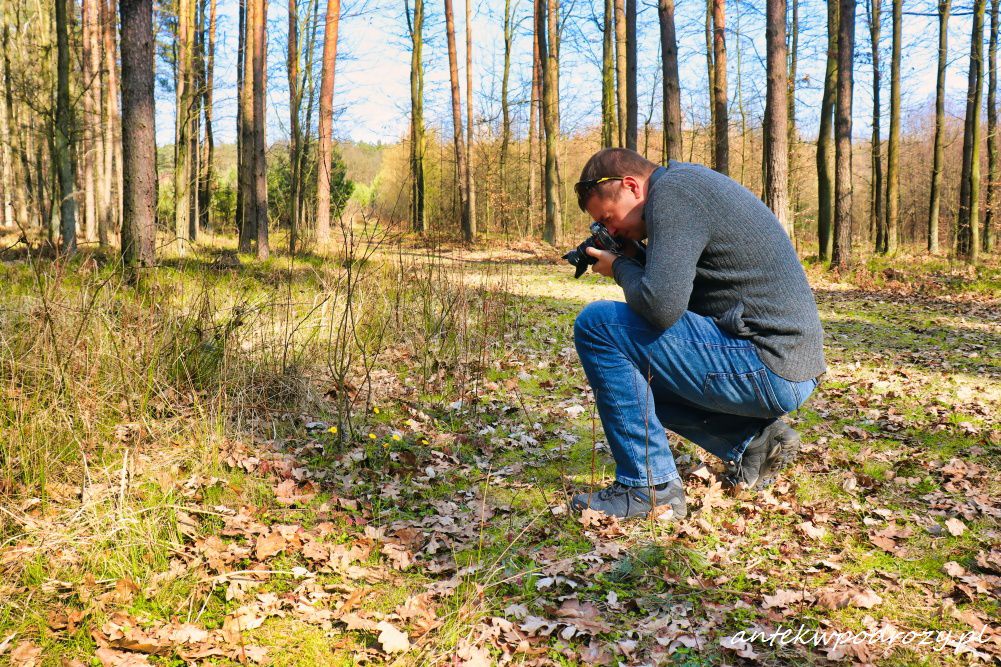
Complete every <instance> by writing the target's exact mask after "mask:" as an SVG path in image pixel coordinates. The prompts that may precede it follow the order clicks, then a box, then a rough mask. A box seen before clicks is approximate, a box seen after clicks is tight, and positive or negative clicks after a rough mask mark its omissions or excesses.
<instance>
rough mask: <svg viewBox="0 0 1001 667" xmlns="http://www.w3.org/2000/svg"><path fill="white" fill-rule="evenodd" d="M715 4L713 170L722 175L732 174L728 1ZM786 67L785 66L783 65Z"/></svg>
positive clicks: (715, 0) (722, 0)
mask: <svg viewBox="0 0 1001 667" xmlns="http://www.w3.org/2000/svg"><path fill="white" fill-rule="evenodd" d="M712 2H713V103H714V105H715V108H716V111H715V113H714V114H713V118H714V120H715V123H716V127H715V132H714V137H713V138H714V140H715V141H714V148H715V159H714V161H713V162H714V164H713V168H714V169H715V170H716V171H718V172H720V173H721V174H729V173H730V138H729V134H730V133H729V118H728V116H727V92H726V0H712ZM783 67H784V65H783Z"/></svg>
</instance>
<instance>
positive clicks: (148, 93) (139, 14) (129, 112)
mask: <svg viewBox="0 0 1001 667" xmlns="http://www.w3.org/2000/svg"><path fill="white" fill-rule="evenodd" d="M121 14H122V17H121V21H122V39H121V46H122V159H123V161H122V174H123V176H124V188H123V193H122V194H123V202H124V207H123V211H122V220H123V221H122V259H123V261H124V263H125V264H126V266H140V267H148V266H153V264H154V263H155V262H156V256H155V254H154V252H155V242H156V187H157V180H156V133H155V128H154V98H153V71H154V69H153V0H121Z"/></svg>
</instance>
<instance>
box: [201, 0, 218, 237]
mask: <svg viewBox="0 0 1001 667" xmlns="http://www.w3.org/2000/svg"><path fill="white" fill-rule="evenodd" d="M203 1H207V2H209V14H208V28H207V32H206V35H205V39H204V44H205V54H204V70H203V74H202V82H203V85H202V111H203V114H204V119H205V134H204V137H205V138H204V142H205V155H204V156H203V158H202V165H203V169H202V172H201V174H200V175H199V178H198V182H199V188H198V191H199V192H198V201H199V209H200V213H201V217H200V220H199V226H200V227H201V228H202V229H206V228H208V227H210V226H211V225H212V183H213V181H214V180H215V165H214V161H215V136H214V133H213V131H212V104H213V98H214V90H213V88H214V85H215V84H214V78H215V29H216V0H203Z"/></svg>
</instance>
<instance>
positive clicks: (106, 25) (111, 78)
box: [97, 0, 122, 243]
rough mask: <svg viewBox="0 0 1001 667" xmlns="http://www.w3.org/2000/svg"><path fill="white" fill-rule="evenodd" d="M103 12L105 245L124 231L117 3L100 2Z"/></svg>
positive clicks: (102, 192) (102, 215) (102, 197)
mask: <svg viewBox="0 0 1001 667" xmlns="http://www.w3.org/2000/svg"><path fill="white" fill-rule="evenodd" d="M99 4H100V8H101V21H100V25H101V27H100V32H101V39H102V42H103V48H102V56H103V58H102V65H101V70H102V79H103V81H104V88H103V92H104V105H103V107H104V109H103V111H104V113H103V116H102V122H101V132H102V133H103V139H102V145H103V146H104V170H103V171H102V172H101V190H100V200H101V211H100V212H99V214H98V215H99V216H100V219H99V220H98V228H97V229H98V237H99V238H100V239H102V243H108V242H110V239H111V237H113V236H115V235H116V234H117V233H118V230H119V229H120V228H121V221H120V215H121V211H120V209H121V200H120V197H121V173H122V161H121V118H120V117H119V113H120V112H119V89H118V71H117V61H118V58H117V57H116V56H117V53H116V51H117V45H116V40H115V24H116V22H115V16H116V12H115V2H114V0H107V2H106V0H99Z"/></svg>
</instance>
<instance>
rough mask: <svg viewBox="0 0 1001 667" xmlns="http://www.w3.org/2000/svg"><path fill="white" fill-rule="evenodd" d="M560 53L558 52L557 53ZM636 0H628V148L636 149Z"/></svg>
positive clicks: (637, 115) (637, 102) (637, 116)
mask: <svg viewBox="0 0 1001 667" xmlns="http://www.w3.org/2000/svg"><path fill="white" fill-rule="evenodd" d="M557 55H558V54H557ZM636 71H637V63H636V0H626V79H627V80H628V82H629V83H628V86H627V88H626V148H629V149H631V150H636V146H637V139H638V136H639V89H638V86H637V85H636V79H637V76H636Z"/></svg>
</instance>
